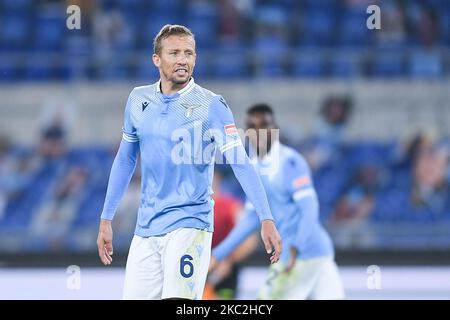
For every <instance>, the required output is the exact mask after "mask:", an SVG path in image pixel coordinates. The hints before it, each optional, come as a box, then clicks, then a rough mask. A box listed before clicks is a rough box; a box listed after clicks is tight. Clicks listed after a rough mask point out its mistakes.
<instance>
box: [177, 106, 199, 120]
mask: <svg viewBox="0 0 450 320" xmlns="http://www.w3.org/2000/svg"><path fill="white" fill-rule="evenodd" d="M181 105H182V106H183V107H184V108H185V109H186V112H185V113H184V115H185V116H186V118H190V117H191V116H192V113H193V112H194V109H197V108H198V107H200V105H195V104H181Z"/></svg>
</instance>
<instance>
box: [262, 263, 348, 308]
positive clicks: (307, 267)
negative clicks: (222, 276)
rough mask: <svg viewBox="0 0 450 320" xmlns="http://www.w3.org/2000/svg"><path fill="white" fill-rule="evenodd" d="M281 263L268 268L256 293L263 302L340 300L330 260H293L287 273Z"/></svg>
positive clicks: (340, 289) (338, 280) (337, 278)
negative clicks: (261, 285)
mask: <svg viewBox="0 0 450 320" xmlns="http://www.w3.org/2000/svg"><path fill="white" fill-rule="evenodd" d="M285 268H286V265H284V264H282V263H281V262H278V263H275V264H273V265H271V266H270V269H269V272H268V275H267V279H266V281H265V283H264V285H263V287H262V288H261V291H260V293H259V299H264V300H305V299H312V300H338V299H344V298H345V294H344V288H343V285H342V281H341V278H340V276H339V271H338V268H337V265H336V263H335V262H334V260H333V258H332V257H318V258H311V259H304V260H302V259H299V260H297V262H296V264H295V266H294V269H292V270H291V271H290V272H289V273H286V272H285V271H284V270H285Z"/></svg>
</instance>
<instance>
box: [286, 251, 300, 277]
mask: <svg viewBox="0 0 450 320" xmlns="http://www.w3.org/2000/svg"><path fill="white" fill-rule="evenodd" d="M290 251H291V255H290V256H289V261H288V264H287V266H286V269H285V270H284V272H286V273H289V272H291V271H292V269H294V267H295V263H296V262H297V255H298V251H297V249H296V248H294V247H291V248H290Z"/></svg>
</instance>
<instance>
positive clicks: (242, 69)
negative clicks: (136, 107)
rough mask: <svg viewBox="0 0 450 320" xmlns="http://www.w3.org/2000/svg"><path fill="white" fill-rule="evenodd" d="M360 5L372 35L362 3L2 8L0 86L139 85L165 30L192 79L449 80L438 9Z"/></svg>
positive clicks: (162, 0)
mask: <svg viewBox="0 0 450 320" xmlns="http://www.w3.org/2000/svg"><path fill="white" fill-rule="evenodd" d="M69 3H75V4H78V5H80V7H81V10H82V27H81V30H72V31H70V30H68V29H67V28H65V18H66V17H67V15H66V14H65V8H66V6H67V4H69ZM370 4H379V5H380V6H381V10H382V12H383V15H382V25H383V28H382V29H381V30H377V31H374V32H371V31H370V30H368V29H367V28H364V27H361V26H365V24H366V19H367V16H368V15H367V13H366V8H367V5H368V2H367V1H344V0H342V1H339V0H327V1H318V2H317V3H316V2H314V1H291V0H283V1H270V0H254V1H245V2H244V3H239V1H234V0H223V1H210V0H190V1H181V0H170V1H167V0H155V1H144V0H133V1H122V0H108V1H106V0H103V1H102V0H92V1H82V0H79V1H72V2H70V1H68V2H64V1H30V0H18V1H12V0H2V1H0V57H1V59H0V60H1V61H2V63H1V64H0V81H3V82H8V83H9V82H13V81H38V80H39V81H48V80H52V81H55V80H61V81H72V80H86V79H89V80H123V79H140V78H142V73H143V72H150V70H142V69H143V68H142V67H146V66H147V63H146V60H149V59H150V55H151V46H152V39H153V37H154V36H155V34H156V33H157V31H158V30H159V29H160V27H161V26H162V25H164V24H166V23H182V24H186V25H188V26H190V27H191V28H192V30H193V31H194V32H195V34H196V39H197V45H198V54H199V56H200V57H201V59H202V63H201V64H199V66H198V69H197V76H198V77H199V78H202V79H203V78H206V79H207V78H221V79H223V78H236V77H238V78H240V77H241V78H242V77H261V76H268V77H273V76H277V77H287V76H288V77H298V78H303V77H308V78H324V77H336V78H347V77H355V76H358V77H359V76H362V77H377V78H392V77H395V78H405V77H413V78H420V79H440V78H442V77H445V76H448V75H449V74H450V55H449V44H450V18H449V17H450V4H449V2H448V1H446V0H436V1H421V0H411V1H371V2H370ZM168 12H170V14H168ZM205 26H207V27H205ZM349 52H351V55H352V58H350V57H349V55H348V54H349ZM243 53H246V54H243ZM72 57H76V59H72ZM145 69H148V68H145Z"/></svg>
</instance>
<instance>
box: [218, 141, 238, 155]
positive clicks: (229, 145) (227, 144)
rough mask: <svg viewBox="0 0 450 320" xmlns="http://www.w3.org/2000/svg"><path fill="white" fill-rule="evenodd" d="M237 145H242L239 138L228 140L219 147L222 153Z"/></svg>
mask: <svg viewBox="0 0 450 320" xmlns="http://www.w3.org/2000/svg"><path fill="white" fill-rule="evenodd" d="M239 145H242V141H241V140H240V139H239V140H234V141H231V142H228V143H226V144H224V145H223V146H221V147H220V152H222V153H224V152H225V151H227V150H230V149H233V148H236V147H237V146H239Z"/></svg>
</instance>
